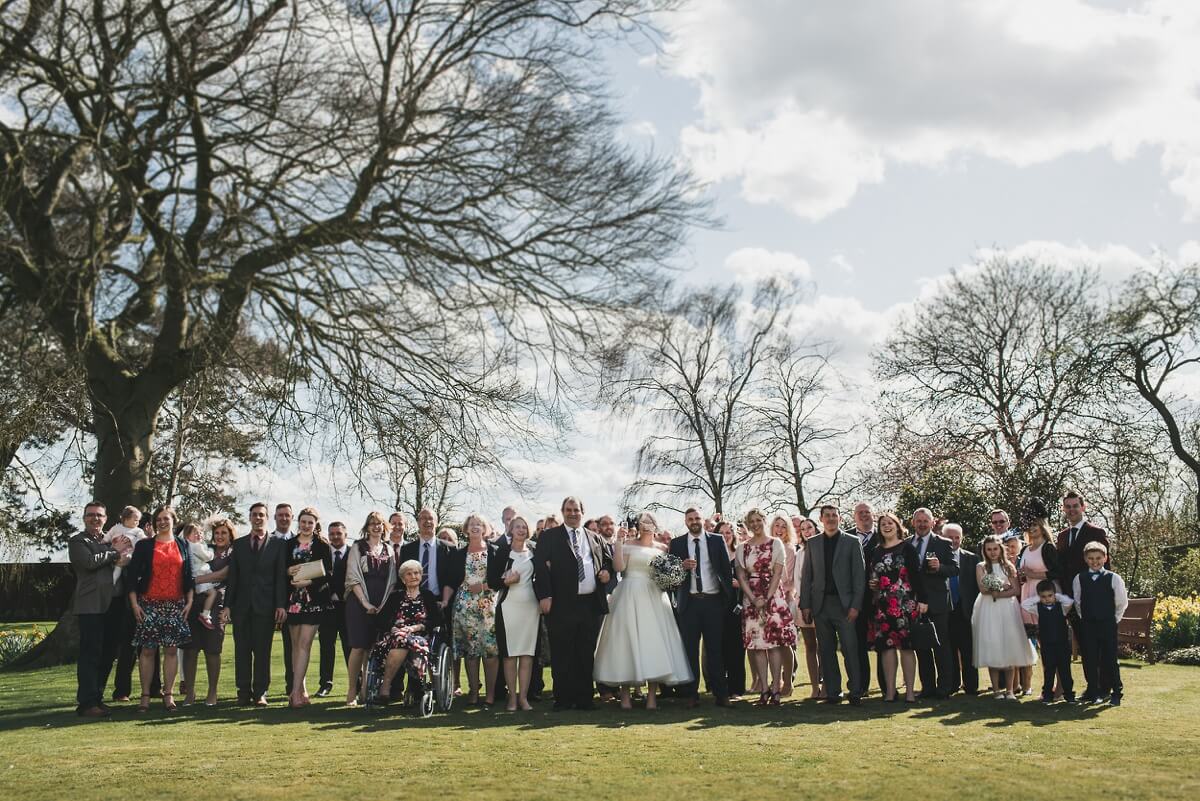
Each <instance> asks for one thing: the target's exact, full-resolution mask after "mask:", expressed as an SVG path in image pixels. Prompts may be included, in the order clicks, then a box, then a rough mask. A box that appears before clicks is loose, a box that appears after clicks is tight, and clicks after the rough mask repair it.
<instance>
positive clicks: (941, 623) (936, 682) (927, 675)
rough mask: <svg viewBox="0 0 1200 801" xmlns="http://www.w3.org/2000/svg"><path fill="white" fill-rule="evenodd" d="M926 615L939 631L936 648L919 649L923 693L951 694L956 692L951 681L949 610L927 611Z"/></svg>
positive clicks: (951, 650)
mask: <svg viewBox="0 0 1200 801" xmlns="http://www.w3.org/2000/svg"><path fill="white" fill-rule="evenodd" d="M925 616H926V617H928V618H929V622H931V623H932V624H933V628H934V630H935V631H936V632H937V636H938V645H937V647H936V648H922V649H921V650H919V651H917V666H918V671H919V673H920V675H921V693H922V694H933V693H937V694H939V695H949V694H950V693H952V692H954V684H953V683H951V670H952V668H951V664H950V663H951V658H952V654H953V649H952V648H951V647H950V614H949V613H948V612H927V613H926V615H925Z"/></svg>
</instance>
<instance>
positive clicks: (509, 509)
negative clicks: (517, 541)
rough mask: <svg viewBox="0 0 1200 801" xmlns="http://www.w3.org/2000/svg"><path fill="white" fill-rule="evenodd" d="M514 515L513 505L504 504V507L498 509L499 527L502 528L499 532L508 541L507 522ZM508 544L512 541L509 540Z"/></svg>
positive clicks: (510, 520) (509, 521)
mask: <svg viewBox="0 0 1200 801" xmlns="http://www.w3.org/2000/svg"><path fill="white" fill-rule="evenodd" d="M516 516H517V510H516V508H515V507H513V506H505V507H504V509H502V510H501V511H500V528H501V529H502V531H501V533H502V534H503V536H504V537H505V540H506V541H508V540H507V537H508V524H509V523H511V522H512V519H513V518H514V517H516ZM509 544H510V545H511V544H512V543H511V542H509Z"/></svg>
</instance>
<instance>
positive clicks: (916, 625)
mask: <svg viewBox="0 0 1200 801" xmlns="http://www.w3.org/2000/svg"><path fill="white" fill-rule="evenodd" d="M940 644H941V642H940V641H939V640H938V634H937V627H936V626H934V625H933V621H932V620H930V619H929V618H928V617H927V616H926V615H919V616H918V617H917V619H916V620H914V621H913V625H912V648H913V650H920V651H924V650H926V649H931V648H937V647H938V646H939V645H940Z"/></svg>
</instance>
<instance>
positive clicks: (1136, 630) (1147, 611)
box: [1117, 598, 1158, 662]
mask: <svg viewBox="0 0 1200 801" xmlns="http://www.w3.org/2000/svg"><path fill="white" fill-rule="evenodd" d="M1157 600H1158V599H1157V598H1130V599H1129V608H1127V609H1126V610H1125V615H1124V617H1122V618H1121V622H1120V623H1118V624H1117V644H1118V645H1128V646H1130V647H1131V648H1141V649H1143V650H1144V651H1145V652H1146V658H1147V659H1148V660H1149V661H1151V662H1153V661H1154V639H1153V637H1152V636H1151V634H1150V627H1151V625H1152V624H1153V623H1154V604H1155V603H1156V602H1157Z"/></svg>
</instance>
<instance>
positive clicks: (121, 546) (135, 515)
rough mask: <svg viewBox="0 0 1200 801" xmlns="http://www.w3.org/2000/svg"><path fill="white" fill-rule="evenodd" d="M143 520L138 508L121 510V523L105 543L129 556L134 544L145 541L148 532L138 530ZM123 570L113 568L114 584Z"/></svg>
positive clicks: (108, 535) (131, 507)
mask: <svg viewBox="0 0 1200 801" xmlns="http://www.w3.org/2000/svg"><path fill="white" fill-rule="evenodd" d="M141 519H142V512H141V510H140V509H138V508H137V507H136V506H126V507H125V508H124V509H122V510H121V517H120V521H121V522H119V523H116V524H114V525H113V527H112V528H110V529H109V530H108V532H107V533H106V534H105V535H104V541H105V542H107V543H109V544H110V545H112V546H113V547H114V548H116V549H117V551H118V552H119V553H120V554H121V556H126V555H128V554H129V553H130V552H131V551H132V550H133V546H134V544H135V543H136V542H137V541H138V540H140V539H144V538H145V536H146V532H144V531H142V530H141V529H140V528H138V523H139V522H140V521H141ZM121 571H122V568H119V567H116V568H113V584H116V583H117V581H118V580H119V579H120V578H121Z"/></svg>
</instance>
